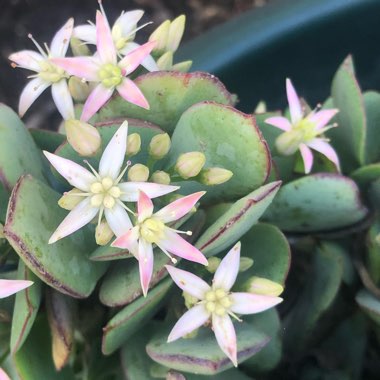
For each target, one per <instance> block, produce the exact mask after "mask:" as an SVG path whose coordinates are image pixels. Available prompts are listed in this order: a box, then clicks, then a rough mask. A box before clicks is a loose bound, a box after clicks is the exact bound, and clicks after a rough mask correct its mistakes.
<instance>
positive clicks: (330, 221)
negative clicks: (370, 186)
mask: <svg viewBox="0 0 380 380" xmlns="http://www.w3.org/2000/svg"><path fill="white" fill-rule="evenodd" d="M367 212H368V210H367V209H366V207H365V206H364V205H363V204H362V202H361V200H360V195H359V190H358V188H357V186H356V184H355V182H353V181H352V180H351V179H349V178H347V177H343V176H341V175H338V174H329V173H318V174H313V175H310V176H307V177H302V178H300V179H298V180H296V181H293V182H290V183H288V184H286V185H284V186H282V188H281V190H280V191H279V192H278V194H277V196H276V198H275V200H274V201H273V203H272V204H271V206H270V207H269V208H268V210H267V211H266V213H265V215H264V218H263V219H265V220H267V221H269V222H271V223H273V224H275V225H277V226H278V227H279V228H281V229H282V230H284V231H292V232H293V231H294V232H306V231H323V230H331V229H333V228H342V227H346V226H349V225H351V224H354V223H356V222H359V221H360V220H361V219H363V218H364V217H365V216H366V215H367Z"/></svg>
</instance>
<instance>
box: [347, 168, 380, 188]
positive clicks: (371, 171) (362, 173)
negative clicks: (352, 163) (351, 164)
mask: <svg viewBox="0 0 380 380" xmlns="http://www.w3.org/2000/svg"><path fill="white" fill-rule="evenodd" d="M350 177H351V178H352V179H353V180H354V181H355V182H356V183H357V184H358V185H359V186H362V187H366V186H367V185H368V184H369V183H371V182H373V181H376V180H377V179H378V178H380V163H376V164H370V165H366V166H362V167H360V168H359V169H357V170H355V171H353V172H352V173H351V174H350Z"/></svg>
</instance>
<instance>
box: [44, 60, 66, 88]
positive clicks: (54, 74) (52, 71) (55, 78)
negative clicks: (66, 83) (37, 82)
mask: <svg viewBox="0 0 380 380" xmlns="http://www.w3.org/2000/svg"><path fill="white" fill-rule="evenodd" d="M39 65H40V68H41V71H40V72H39V73H38V76H39V77H40V78H42V79H43V80H44V81H46V82H50V83H56V82H59V81H60V80H61V79H63V78H66V74H65V70H63V69H62V68H61V67H58V66H56V65H54V63H51V62H50V61H49V60H48V59H46V60H44V61H41V62H40V64H39Z"/></svg>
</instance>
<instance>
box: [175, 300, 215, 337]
mask: <svg viewBox="0 0 380 380" xmlns="http://www.w3.org/2000/svg"><path fill="white" fill-rule="evenodd" d="M209 318H210V313H208V312H207V311H206V309H205V307H204V306H203V305H196V306H194V307H192V308H191V309H190V310H188V311H187V312H186V313H185V314H184V315H183V316H182V317H181V318H180V319H179V320H178V321H177V323H176V324H175V325H174V327H173V329H172V331H171V332H170V334H169V337H168V342H169V343H170V342H174V341H175V340H177V339H178V338H182V337H183V336H184V335H187V334H189V333H191V332H192V331H194V330H195V329H197V328H198V327H201V326H202V325H203V324H205V323H206V322H207V320H208V319H209Z"/></svg>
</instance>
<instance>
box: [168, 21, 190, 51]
mask: <svg viewBox="0 0 380 380" xmlns="http://www.w3.org/2000/svg"><path fill="white" fill-rule="evenodd" d="M185 23H186V16H185V15H181V16H178V17H177V18H175V19H174V20H173V21H172V22H171V24H170V28H169V33H168V39H167V42H166V51H172V52H175V51H177V49H178V46H179V44H180V42H181V39H182V36H183V32H184V31H185Z"/></svg>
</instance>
